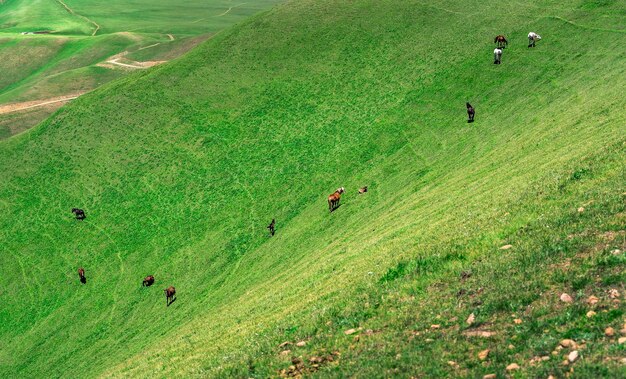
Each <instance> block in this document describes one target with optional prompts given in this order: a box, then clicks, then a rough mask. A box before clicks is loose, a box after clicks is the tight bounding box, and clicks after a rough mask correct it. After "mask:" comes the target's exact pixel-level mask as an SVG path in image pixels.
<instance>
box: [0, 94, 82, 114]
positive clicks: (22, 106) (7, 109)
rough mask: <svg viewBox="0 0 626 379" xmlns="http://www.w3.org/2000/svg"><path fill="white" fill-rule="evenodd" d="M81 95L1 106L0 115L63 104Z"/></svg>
mask: <svg viewBox="0 0 626 379" xmlns="http://www.w3.org/2000/svg"><path fill="white" fill-rule="evenodd" d="M83 94H84V92H81V93H76V94H72V95H66V96H59V97H52V98H50V99H44V100H33V101H24V102H21V103H11V104H3V105H0V114H5V113H12V112H18V111H23V110H26V109H31V108H36V107H43V106H45V105H49V104H55V103H63V102H66V101H71V100H74V99H76V98H78V97H79V96H81V95H83Z"/></svg>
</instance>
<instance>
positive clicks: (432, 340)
mask: <svg viewBox="0 0 626 379" xmlns="http://www.w3.org/2000/svg"><path fill="white" fill-rule="evenodd" d="M424 341H426V342H435V340H434V339H432V338H426V339H425V340H424Z"/></svg>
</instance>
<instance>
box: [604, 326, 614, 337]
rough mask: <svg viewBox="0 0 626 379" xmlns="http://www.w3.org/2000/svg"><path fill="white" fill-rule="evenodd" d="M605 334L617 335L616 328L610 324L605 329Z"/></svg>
mask: <svg viewBox="0 0 626 379" xmlns="http://www.w3.org/2000/svg"><path fill="white" fill-rule="evenodd" d="M604 335H605V336H607V337H613V336H614V335H615V329H613V328H611V327H610V326H609V327H608V328H606V329H604Z"/></svg>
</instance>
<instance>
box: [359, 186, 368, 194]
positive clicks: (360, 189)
mask: <svg viewBox="0 0 626 379" xmlns="http://www.w3.org/2000/svg"><path fill="white" fill-rule="evenodd" d="M365 192H367V186H365V187H361V188H359V195H363V194H364V193H365Z"/></svg>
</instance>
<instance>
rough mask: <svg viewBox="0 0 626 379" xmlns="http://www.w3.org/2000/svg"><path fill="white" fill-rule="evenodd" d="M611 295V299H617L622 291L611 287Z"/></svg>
mask: <svg viewBox="0 0 626 379" xmlns="http://www.w3.org/2000/svg"><path fill="white" fill-rule="evenodd" d="M609 297H610V298H611V299H617V298H618V297H620V293H619V291H618V290H616V289H615V288H611V289H610V290H609Z"/></svg>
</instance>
